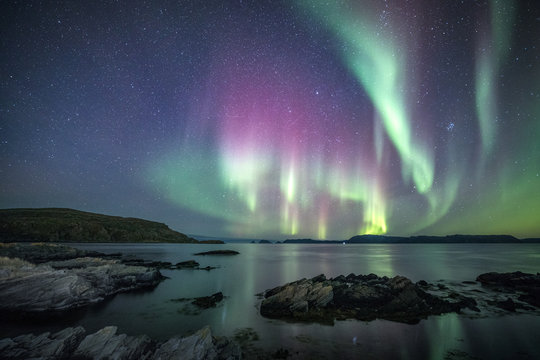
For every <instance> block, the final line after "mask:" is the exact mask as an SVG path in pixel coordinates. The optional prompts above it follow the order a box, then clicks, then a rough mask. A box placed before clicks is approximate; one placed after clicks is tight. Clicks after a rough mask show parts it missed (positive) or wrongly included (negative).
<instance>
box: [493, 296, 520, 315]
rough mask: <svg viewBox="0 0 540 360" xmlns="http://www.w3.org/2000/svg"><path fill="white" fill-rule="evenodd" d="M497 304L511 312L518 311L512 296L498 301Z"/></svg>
mask: <svg viewBox="0 0 540 360" xmlns="http://www.w3.org/2000/svg"><path fill="white" fill-rule="evenodd" d="M496 305H497V306H498V307H500V308H501V309H503V310H506V311H510V312H515V311H516V303H515V302H514V301H513V300H512V299H510V298H507V299H506V300H504V301H498V302H497V303H496Z"/></svg>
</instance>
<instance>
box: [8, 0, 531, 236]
mask: <svg viewBox="0 0 540 360" xmlns="http://www.w3.org/2000/svg"><path fill="white" fill-rule="evenodd" d="M0 7H1V11H0V18H1V21H0V29H1V35H0V44H1V45H0V46H1V48H0V58H1V61H0V185H1V188H0V207H2V208H14V207H70V208H75V209H80V210H85V211H93V212H99V213H105V214H110V215H120V216H132V217H141V218H146V219H149V220H155V221H160V222H165V223H167V224H168V225H169V226H170V227H171V228H173V229H175V230H178V231H181V232H184V233H188V234H198V235H208V236H223V237H237V238H269V239H285V238H299V237H311V238H316V239H347V238H349V237H351V236H353V235H356V234H391V235H404V236H406V235H415V234H425V235H446V234H454V233H464V234H512V235H515V236H517V237H522V238H523V237H540V61H539V55H540V3H538V2H537V1H534V0H531V1H527V0H523V1H511V0H505V1H503V0H499V1H496V0H492V1H486V0H478V1H473V0H470V1H428V0H418V1H416V0H410V1H405V0H401V1H391V0H388V1H382V0H381V1H375V0H372V1H367V0H366V1H363V0H362V1H360V0H357V1H329V2H326V1H310V0H298V1H293V0H291V1H247V0H245V1H241V0H235V1H210V0H208V1H190V0H184V1H141V0H130V1H100V0H95V1H32V0H26V1H13V0H11V1H9V0H7V1H3V2H2V3H1V5H0Z"/></svg>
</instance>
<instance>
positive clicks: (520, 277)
mask: <svg viewBox="0 0 540 360" xmlns="http://www.w3.org/2000/svg"><path fill="white" fill-rule="evenodd" d="M476 281H479V282H480V283H481V284H482V285H483V286H486V287H489V288H497V289H498V290H500V291H502V292H511V293H515V292H516V291H519V292H521V293H523V294H521V295H520V296H519V300H520V301H524V302H527V303H529V304H531V305H533V306H536V307H540V274H538V273H537V274H536V275H535V274H528V273H522V272H521V271H516V272H511V273H496V272H490V273H485V274H481V275H479V276H478V277H477V278H476Z"/></svg>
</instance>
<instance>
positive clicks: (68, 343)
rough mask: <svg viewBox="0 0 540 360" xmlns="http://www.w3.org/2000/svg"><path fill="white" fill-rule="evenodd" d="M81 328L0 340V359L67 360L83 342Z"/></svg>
mask: <svg viewBox="0 0 540 360" xmlns="http://www.w3.org/2000/svg"><path fill="white" fill-rule="evenodd" d="M84 334H85V330H84V329H83V328H82V327H80V326H79V327H76V328H66V329H64V330H62V331H59V332H57V333H55V334H52V335H51V333H48V332H46V333H43V334H41V335H33V334H29V335H20V336H17V337H15V338H13V339H11V338H6V339H2V340H0V358H2V359H32V358H35V359H69V358H70V356H71V354H73V352H74V351H75V349H76V348H77V346H78V345H79V343H80V342H81V341H82V340H83V338H84Z"/></svg>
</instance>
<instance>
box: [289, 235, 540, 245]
mask: <svg viewBox="0 0 540 360" xmlns="http://www.w3.org/2000/svg"><path fill="white" fill-rule="evenodd" d="M283 243H284V244H463V243H470V244H473V243H475V244H476V243H490V244H492V243H501V244H503V243H504V244H509V243H510V244H512V243H516V244H519V243H540V239H535V238H528V239H518V238H516V237H513V236H511V235H446V236H410V237H405V236H386V235H356V236H353V237H352V238H350V239H349V240H313V239H287V240H285V241H284V242H283Z"/></svg>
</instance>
